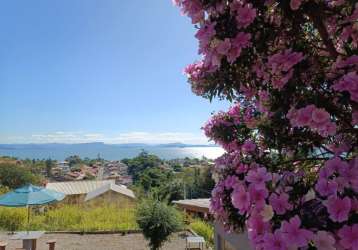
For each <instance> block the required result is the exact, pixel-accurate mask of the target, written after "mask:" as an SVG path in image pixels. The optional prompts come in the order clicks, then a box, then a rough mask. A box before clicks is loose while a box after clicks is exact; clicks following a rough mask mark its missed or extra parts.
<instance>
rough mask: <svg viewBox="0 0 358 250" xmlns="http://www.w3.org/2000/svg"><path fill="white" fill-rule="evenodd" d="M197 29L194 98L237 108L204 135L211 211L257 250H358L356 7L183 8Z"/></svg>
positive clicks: (352, 1) (310, 3)
mask: <svg viewBox="0 0 358 250" xmlns="http://www.w3.org/2000/svg"><path fill="white" fill-rule="evenodd" d="M174 2H175V4H176V5H178V6H179V7H180V8H181V11H182V13H183V14H185V15H187V16H189V17H190V19H191V21H192V23H193V24H194V25H195V27H196V28H197V32H196V35H195V36H196V38H197V39H198V40H199V54H200V55H201V60H199V61H197V62H195V63H193V64H191V65H189V66H187V67H186V69H185V73H186V75H187V76H188V79H189V82H190V84H191V86H192V90H193V92H194V93H195V94H197V95H200V96H203V97H205V98H208V99H210V100H211V99H213V98H220V99H226V100H229V101H230V102H232V103H233V105H232V107H231V108H230V110H228V111H227V112H219V113H216V114H214V115H213V117H212V118H211V119H210V120H209V121H208V122H207V123H206V124H205V126H204V131H205V133H206V135H207V136H208V137H209V138H211V139H212V140H213V141H214V142H215V143H217V144H219V145H221V146H222V147H223V148H224V149H225V150H226V153H225V154H224V155H223V156H222V157H220V158H219V159H217V161H216V168H215V174H216V176H217V185H216V187H215V189H214V190H213V193H212V199H211V211H212V212H213V214H214V215H215V218H216V219H217V220H218V221H221V222H222V223H223V224H224V225H225V227H226V228H227V230H231V231H236V232H241V231H242V230H247V233H248V237H249V239H250V242H251V243H252V246H253V248H254V249H265V250H276V249H277V250H284V249H290V250H291V249H322V250H323V249H324V250H332V249H353V250H356V249H358V214H357V211H358V149H357V144H358V73H357V69H358V53H357V52H358V3H357V1H356V0H280V1H279V0H266V1H265V0H225V1H224V0H175V1H174Z"/></svg>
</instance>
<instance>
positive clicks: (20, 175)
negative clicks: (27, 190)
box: [0, 163, 40, 189]
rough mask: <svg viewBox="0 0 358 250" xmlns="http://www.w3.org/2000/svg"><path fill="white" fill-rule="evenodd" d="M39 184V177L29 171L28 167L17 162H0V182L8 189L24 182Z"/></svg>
mask: <svg viewBox="0 0 358 250" xmlns="http://www.w3.org/2000/svg"><path fill="white" fill-rule="evenodd" d="M30 183H31V184H39V183H40V178H39V176H36V175H34V174H32V173H31V171H30V170H29V169H28V168H25V167H23V166H20V165H17V164H11V163H1V164H0V184H1V185H3V186H6V187H9V188H10V189H13V188H18V187H20V186H23V185H26V184H30Z"/></svg>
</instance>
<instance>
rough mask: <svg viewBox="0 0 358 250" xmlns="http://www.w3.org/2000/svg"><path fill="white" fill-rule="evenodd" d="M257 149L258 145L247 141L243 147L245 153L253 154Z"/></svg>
mask: <svg viewBox="0 0 358 250" xmlns="http://www.w3.org/2000/svg"><path fill="white" fill-rule="evenodd" d="M255 149H256V144H255V143H254V142H253V141H251V140H246V141H245V142H244V144H243V145H242V150H243V151H244V152H245V153H249V152H252V151H254V150H255Z"/></svg>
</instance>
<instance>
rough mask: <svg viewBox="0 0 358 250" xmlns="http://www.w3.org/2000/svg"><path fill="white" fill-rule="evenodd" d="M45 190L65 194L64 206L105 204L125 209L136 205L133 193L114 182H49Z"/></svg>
mask: <svg viewBox="0 0 358 250" xmlns="http://www.w3.org/2000/svg"><path fill="white" fill-rule="evenodd" d="M46 188H48V189H52V190H55V191H57V192H61V193H64V194H66V198H65V199H64V200H63V201H62V203H66V204H84V205H88V206H89V205H97V204H105V203H107V204H112V205H116V206H119V207H123V208H126V207H132V206H134V205H135V203H136V197H135V195H134V193H133V191H132V190H130V189H128V188H127V187H125V186H123V185H117V184H115V181H114V180H105V181H68V182H52V183H51V182H50V183H47V185H46Z"/></svg>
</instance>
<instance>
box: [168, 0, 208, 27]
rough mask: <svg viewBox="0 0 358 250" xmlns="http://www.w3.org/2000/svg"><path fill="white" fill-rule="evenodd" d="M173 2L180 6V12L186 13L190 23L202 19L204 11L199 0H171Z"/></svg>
mask: <svg viewBox="0 0 358 250" xmlns="http://www.w3.org/2000/svg"><path fill="white" fill-rule="evenodd" d="M173 3H174V4H175V5H177V6H179V7H181V11H182V13H183V14H184V15H188V16H189V17H190V18H191V21H192V23H198V22H200V21H202V20H204V18H205V12H204V10H203V6H202V4H201V1H200V0H173Z"/></svg>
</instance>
